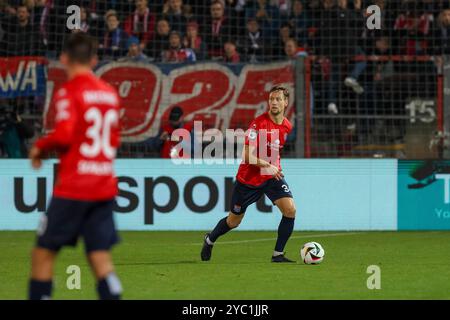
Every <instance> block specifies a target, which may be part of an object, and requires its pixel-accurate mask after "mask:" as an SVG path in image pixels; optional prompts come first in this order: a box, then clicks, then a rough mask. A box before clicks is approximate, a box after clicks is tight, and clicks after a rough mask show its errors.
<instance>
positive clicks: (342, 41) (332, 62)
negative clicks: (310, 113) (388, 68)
mask: <svg viewBox="0 0 450 320" xmlns="http://www.w3.org/2000/svg"><path fill="white" fill-rule="evenodd" d="M361 26H364V21H363V20H362V17H361V16H360V15H359V14H356V12H355V11H354V10H352V9H349V8H348V1H347V0H338V1H337V6H334V2H333V1H331V0H324V2H323V10H322V11H321V20H320V25H319V31H318V32H319V34H318V39H317V41H316V43H315V45H316V49H317V50H318V51H319V54H320V55H321V56H322V59H321V60H320V61H321V63H322V65H323V66H322V67H323V68H324V66H326V65H329V67H326V68H325V69H327V70H329V74H328V75H324V79H327V82H328V88H327V90H326V91H327V95H328V106H327V108H328V112H329V113H331V114H337V113H338V112H339V111H338V110H339V109H338V106H337V87H338V84H339V82H340V81H341V79H342V72H343V71H344V69H345V68H348V64H349V62H350V61H351V59H352V58H353V57H354V56H355V55H357V54H363V52H362V50H361V48H360V47H359V39H360V36H361V34H360V31H361ZM361 63H364V62H361ZM344 72H345V71H344ZM347 83H348V82H347Z"/></svg>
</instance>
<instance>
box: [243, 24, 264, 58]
mask: <svg viewBox="0 0 450 320" xmlns="http://www.w3.org/2000/svg"><path fill="white" fill-rule="evenodd" d="M242 42H243V44H242V46H243V48H244V53H245V60H246V61H249V62H252V63H253V62H261V61H263V60H264V54H265V43H264V38H263V33H262V30H261V29H260V28H259V24H258V21H257V20H256V19H250V20H248V21H247V32H246V33H245V36H244V38H243V39H242Z"/></svg>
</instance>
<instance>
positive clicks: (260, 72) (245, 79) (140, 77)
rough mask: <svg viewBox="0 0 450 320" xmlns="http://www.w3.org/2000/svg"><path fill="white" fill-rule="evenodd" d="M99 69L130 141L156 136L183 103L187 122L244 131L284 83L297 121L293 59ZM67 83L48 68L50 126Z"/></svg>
mask: <svg viewBox="0 0 450 320" xmlns="http://www.w3.org/2000/svg"><path fill="white" fill-rule="evenodd" d="M95 73H96V74H97V75H98V76H99V77H100V78H101V79H103V80H105V81H107V82H108V83H109V84H111V85H112V86H114V87H115V88H116V89H117V90H118V93H119V96H120V98H121V107H122V108H121V113H120V117H121V125H122V139H123V141H124V142H139V141H143V140H145V139H147V138H149V137H152V136H156V135H157V133H158V131H159V128H160V125H161V123H163V122H164V121H165V120H167V118H168V115H169V112H170V109H171V108H172V107H173V106H175V105H178V106H181V107H182V108H183V111H184V115H185V120H187V121H195V120H201V121H202V126H203V129H204V130H207V129H212V128H217V129H220V130H222V131H224V130H225V129H227V128H229V129H244V130H246V129H247V128H248V125H249V124H250V122H251V121H252V120H253V119H254V118H255V117H256V116H257V115H259V114H261V113H263V112H265V111H266V110H267V99H268V92H269V90H270V88H271V87H272V86H273V85H284V86H286V87H287V88H289V91H290V93H291V95H290V99H289V106H288V109H287V112H286V116H287V117H288V118H289V119H290V120H293V119H294V101H295V97H294V67H293V62H289V61H286V62H279V63H269V64H220V63H213V62H208V63H195V64H143V63H131V62H110V63H106V64H103V65H100V66H98V67H97V69H96V71H95ZM65 81H66V75H65V72H64V69H63V68H62V66H61V65H60V64H59V63H57V62H51V63H50V65H49V67H48V79H47V95H46V105H45V117H44V124H45V128H46V129H51V128H52V127H53V125H54V118H55V110H54V108H53V106H52V104H51V103H50V102H51V99H52V97H53V95H54V94H55V93H56V92H57V90H58V89H59V88H60V87H61V85H62V84H63V83H64V82H65Z"/></svg>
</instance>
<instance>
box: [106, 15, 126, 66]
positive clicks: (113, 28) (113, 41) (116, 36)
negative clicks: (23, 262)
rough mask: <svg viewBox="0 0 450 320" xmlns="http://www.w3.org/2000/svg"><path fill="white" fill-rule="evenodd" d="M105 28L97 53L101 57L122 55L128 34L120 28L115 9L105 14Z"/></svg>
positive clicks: (107, 57) (109, 57) (108, 57)
mask: <svg viewBox="0 0 450 320" xmlns="http://www.w3.org/2000/svg"><path fill="white" fill-rule="evenodd" d="M105 21H106V27H107V30H106V32H105V34H104V36H103V40H102V41H101V42H100V44H99V53H100V54H101V55H102V56H103V59H114V58H117V57H120V56H123V55H124V54H125V52H126V48H127V40H128V35H127V33H126V32H125V31H123V30H122V29H121V28H120V21H119V17H118V16H117V12H116V11H115V10H109V11H108V12H106V14H105Z"/></svg>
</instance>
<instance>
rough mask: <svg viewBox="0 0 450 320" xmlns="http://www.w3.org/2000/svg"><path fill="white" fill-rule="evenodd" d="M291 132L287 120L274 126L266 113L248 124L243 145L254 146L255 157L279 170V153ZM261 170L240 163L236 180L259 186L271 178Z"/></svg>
mask: <svg viewBox="0 0 450 320" xmlns="http://www.w3.org/2000/svg"><path fill="white" fill-rule="evenodd" d="M291 131H292V125H291V123H290V122H289V120H288V119H287V118H284V120H283V122H282V123H281V124H276V123H275V122H273V121H272V119H270V117H269V114H268V113H267V112H266V113H264V114H262V115H260V116H259V117H257V118H256V119H255V120H253V121H252V123H251V124H250V127H249V130H248V131H247V133H246V135H245V145H247V146H248V145H251V146H255V147H256V149H255V153H256V154H255V155H256V156H257V157H258V158H260V159H263V160H266V161H269V162H270V163H272V164H273V165H275V166H277V167H278V168H279V169H280V170H281V163H280V159H281V158H280V151H281V149H282V148H283V146H284V144H285V143H286V138H287V136H288V134H289V133H290V132H291ZM272 153H273V155H272ZM262 170H263V169H262V168H260V167H258V166H256V165H254V164H249V163H244V162H242V163H241V165H240V166H239V170H238V172H237V175H236V179H237V180H238V181H239V182H241V183H244V184H249V185H252V186H259V185H260V184H262V183H264V182H265V181H267V180H269V179H271V178H272V176H271V175H265V174H264V172H263V171H262Z"/></svg>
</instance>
